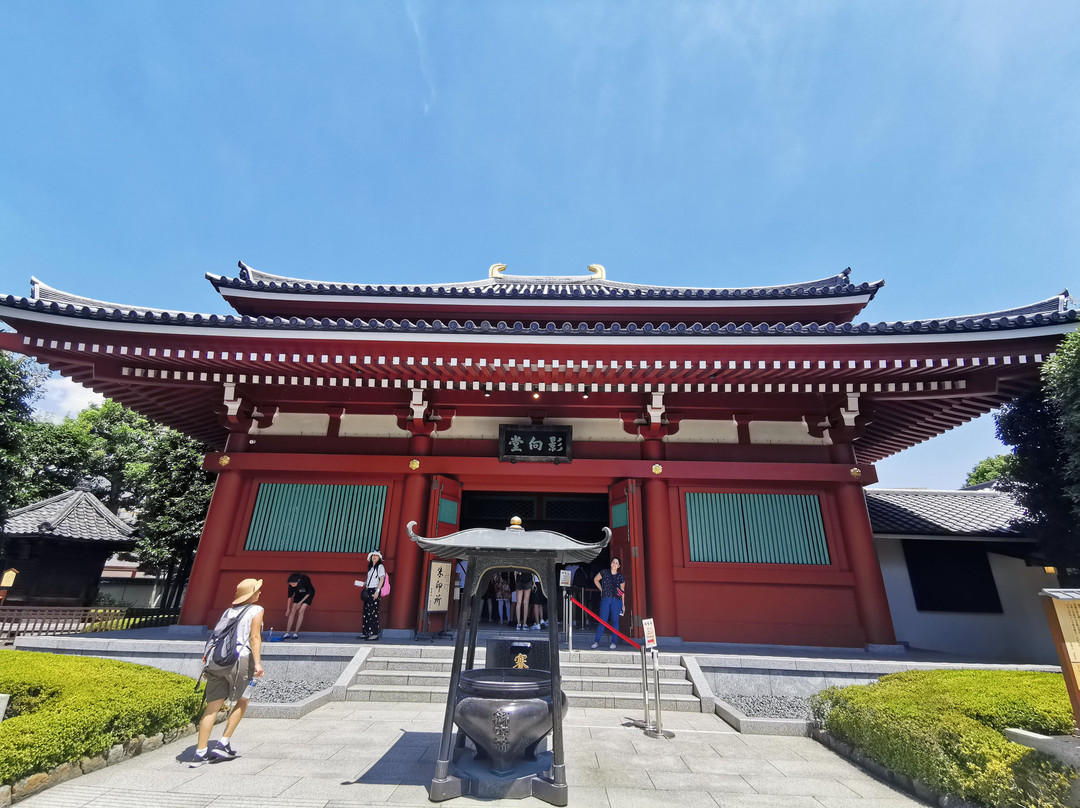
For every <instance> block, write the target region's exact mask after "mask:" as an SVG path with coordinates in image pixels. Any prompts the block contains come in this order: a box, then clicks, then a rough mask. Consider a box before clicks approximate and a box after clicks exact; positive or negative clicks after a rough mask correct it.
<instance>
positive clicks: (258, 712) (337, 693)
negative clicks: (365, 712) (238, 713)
mask: <svg viewBox="0 0 1080 808" xmlns="http://www.w3.org/2000/svg"><path fill="white" fill-rule="evenodd" d="M374 650H375V649H374V647H372V646H370V645H368V646H364V647H363V648H361V649H360V650H358V651H357V652H356V653H355V654H354V655H353V658H352V659H351V660H350V661H349V664H348V665H346V666H345V670H343V671H342V672H341V675H340V676H338V678H337V680H336V681H335V682H334V684H333V686H331V687H328V688H327V689H326V690H320V691H319V692H318V693H313V694H312V695H310V696H308V697H307V698H306V699H303V700H302V701H290V702H261V703H257V702H252V703H251V704H249V705H248V709H247V715H250V716H252V717H254V718H300V717H301V716H303V715H307V714H308V713H310V712H311V711H312V710H314V709H315V708H317V707H322V706H323V705H324V704H327V703H329V702H331V701H346V700H347V697H348V691H349V685H351V684H352V683H353V681H354V680H355V679H356V674H357V673H359V672H360V671H361V670H362V669H363V667H364V665H365V664H367V660H368V657H369V656H371V652H372V651H374Z"/></svg>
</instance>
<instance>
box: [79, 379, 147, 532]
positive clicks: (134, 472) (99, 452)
mask: <svg viewBox="0 0 1080 808" xmlns="http://www.w3.org/2000/svg"><path fill="white" fill-rule="evenodd" d="M75 420H76V422H77V423H78V425H79V426H81V427H82V428H83V429H85V430H86V432H87V433H88V434H89V436H90V458H89V466H88V468H87V472H88V473H87V476H88V477H90V478H91V482H92V485H93V490H94V493H95V495H96V496H97V497H98V498H99V499H100V500H101V501H102V502H104V503H105V506H106V507H107V508H108V509H109V510H110V511H112V512H113V513H118V512H119V510H120V508H121V506H124V507H128V508H134V507H137V506H138V502H139V491H138V490H137V489H138V486H139V484H140V481H141V480H142V479H143V475H142V464H144V463H145V462H146V457H147V455H148V453H149V452H150V451H151V449H152V446H153V444H154V442H155V440H156V437H157V436H156V434H155V433H156V431H157V430H159V429H160V427H157V426H155V425H154V424H153V423H152V422H151V421H149V420H148V419H146V418H144V417H143V416H141V415H139V414H138V413H136V412H134V411H132V410H129V409H128V408H127V407H125V406H123V405H122V404H118V403H117V402H115V401H113V400H112V399H108V398H107V399H105V401H103V402H102V403H101V404H100V405H93V406H90V407H88V408H87V409H85V410H83V411H82V412H80V413H79V414H78V416H76V418H75Z"/></svg>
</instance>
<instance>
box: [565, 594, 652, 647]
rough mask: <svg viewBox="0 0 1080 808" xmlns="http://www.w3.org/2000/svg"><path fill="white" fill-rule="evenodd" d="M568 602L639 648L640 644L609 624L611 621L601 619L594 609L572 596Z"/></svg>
mask: <svg viewBox="0 0 1080 808" xmlns="http://www.w3.org/2000/svg"><path fill="white" fill-rule="evenodd" d="M570 602H571V603H576V604H577V605H578V607H579V608H580V609H581V611H583V612H585V613H586V614H591V615H592V616H593V619H594V620H596V622H597V623H601V624H603V625H605V626H607V627H608V628H610V629H611V630H612V631H614V632H615V633H616V634H618V635H619V636H620V637H622V638H623V639H624V640H626V641H627V642H628V643H630V644H631V645H632V646H634V647H635V648H636V649H638V650H639V651H640V650H641V646H640V645H638V644H637V643H636V642H634V641H633V640H631V639H630V638H629V637H627V636H626V635H625V634H623V633H622V632H621V631H619V630H618V629H617V628H615V626H613V625H611V623H608V622H606V621H604V620H601V619H600V615H598V614H597V613H596V612H594V611H591V610H590V609H589V608H588V607H587V606H585V604H584V603H580V602H579V601H578V600H577V599H576V598H573V597H571V598H570Z"/></svg>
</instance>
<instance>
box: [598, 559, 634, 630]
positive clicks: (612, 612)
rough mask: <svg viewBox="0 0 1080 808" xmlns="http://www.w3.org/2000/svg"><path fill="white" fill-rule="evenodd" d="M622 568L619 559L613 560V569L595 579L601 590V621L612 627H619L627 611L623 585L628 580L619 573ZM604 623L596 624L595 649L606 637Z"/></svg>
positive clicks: (601, 572) (603, 572) (604, 571)
mask: <svg viewBox="0 0 1080 808" xmlns="http://www.w3.org/2000/svg"><path fill="white" fill-rule="evenodd" d="M620 566H622V565H621V564H620V562H619V559H617V558H613V559H611V569H610V570H600V572H598V573H596V577H595V578H593V583H594V584H596V588H597V589H599V590H600V619H601V620H603V621H604V623H608V624H609V625H612V626H618V625H619V618H620V617H622V614H623V612H624V611H626V604H625V603H624V602H623V584H625V583H626V579H625V578H624V577H623V575H622V573H621V572H619V567H620ZM604 623H597V624H596V636H595V637H593V644H592V647H593V648H596V647H597V646H599V645H600V638H601V637H603V636H604ZM611 650H612V651H614V650H615V632H614V631H612V632H611Z"/></svg>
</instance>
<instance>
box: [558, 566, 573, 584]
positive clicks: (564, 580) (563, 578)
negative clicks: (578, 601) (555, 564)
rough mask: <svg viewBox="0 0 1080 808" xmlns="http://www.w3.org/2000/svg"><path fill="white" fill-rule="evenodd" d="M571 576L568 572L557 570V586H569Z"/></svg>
mask: <svg viewBox="0 0 1080 808" xmlns="http://www.w3.org/2000/svg"><path fill="white" fill-rule="evenodd" d="M572 578H573V574H572V573H571V572H570V570H559V586H570V581H571V580H572Z"/></svg>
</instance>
